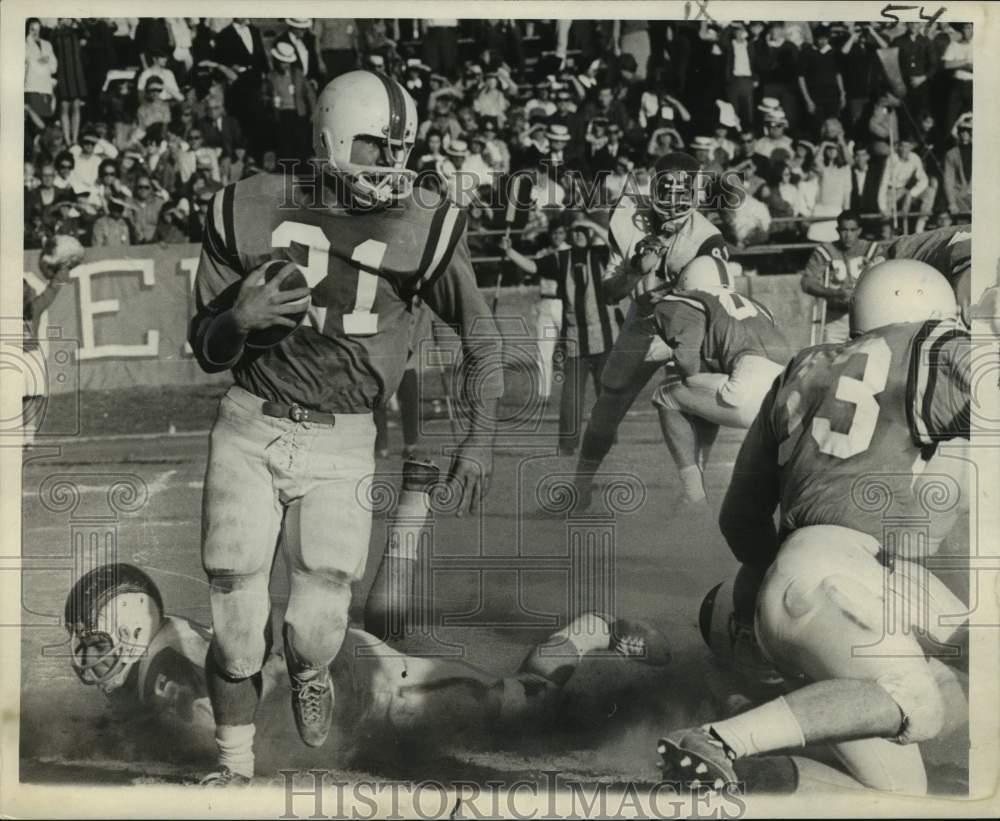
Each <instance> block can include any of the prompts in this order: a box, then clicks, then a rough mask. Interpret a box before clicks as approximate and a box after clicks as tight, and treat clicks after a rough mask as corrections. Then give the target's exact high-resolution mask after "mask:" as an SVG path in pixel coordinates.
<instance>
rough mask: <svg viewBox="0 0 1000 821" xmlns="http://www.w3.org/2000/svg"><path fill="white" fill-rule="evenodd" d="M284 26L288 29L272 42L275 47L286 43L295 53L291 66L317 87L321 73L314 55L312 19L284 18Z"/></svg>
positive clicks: (314, 44)
mask: <svg viewBox="0 0 1000 821" xmlns="http://www.w3.org/2000/svg"><path fill="white" fill-rule="evenodd" d="M285 24H286V25H287V26H288V28H287V29H286V30H285V31H283V32H282V33H281V34H279V35H278V37H277V39H276V40H275V41H274V42H275V45H277V44H279V43H288V45H290V46H291V47H292V48H293V49H294V51H295V62H294V63H293V65H294V66H295V67H296V68H298V69H299V70H300V71H301V72H302V74H303V76H304V77H305V78H306V79H307V80H309V81H310V82H311V83H312V85H313V87H314V88H316V87H318V86H319V84H320V82H322V81H323V73H322V71H321V69H320V65H319V58H318V57H317V55H316V35H314V34H313V33H312V24H313V21H312V18H311V17H286V18H285ZM272 53H273V52H272Z"/></svg>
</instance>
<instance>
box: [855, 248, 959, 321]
mask: <svg viewBox="0 0 1000 821" xmlns="http://www.w3.org/2000/svg"><path fill="white" fill-rule="evenodd" d="M957 314H958V303H957V302H956V300H955V292H954V291H953V290H952V288H951V285H950V284H949V283H948V280H947V279H945V278H944V277H943V276H942V275H941V274H939V273H938V272H937V270H935V269H934V268H932V267H931V266H930V265H927V264H926V263H923V262H917V261H916V260H912V259H891V260H888V261H886V262H880V263H879V264H878V265H874V266H872V267H871V268H869V269H868V270H866V271H865V272H864V273H863V274H862V275H861V278H860V279H859V280H858V284H857V286H855V288H854V293H853V294H852V295H851V308H850V324H851V336H860V335H861V334H865V333H868V331H872V330H875V328H881V327H883V326H885V325H893V324H895V323H897V322H922V321H923V320H926V319H944V318H947V317H953V316H956V315H957Z"/></svg>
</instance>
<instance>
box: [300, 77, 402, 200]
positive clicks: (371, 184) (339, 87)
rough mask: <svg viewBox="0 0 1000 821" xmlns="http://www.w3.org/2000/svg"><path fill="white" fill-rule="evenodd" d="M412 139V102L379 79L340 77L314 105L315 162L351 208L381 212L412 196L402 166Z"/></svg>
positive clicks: (393, 85) (392, 83)
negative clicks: (338, 183)
mask: <svg viewBox="0 0 1000 821" xmlns="http://www.w3.org/2000/svg"><path fill="white" fill-rule="evenodd" d="M416 136H417V109H416V104H415V103H414V102H413V98H412V97H410V95H409V93H408V92H407V91H406V90H405V89H404V88H403V87H402V86H401V85H400V84H399V83H398V82H396V81H395V80H393V79H391V78H389V77H387V76H384V75H382V74H377V73H375V72H372V71H351V72H348V73H347V74H342V75H341V76H339V77H337V78H335V79H334V80H332V81H331V82H330V83H328V84H327V86H326V88H324V89H323V91H322V93H321V94H320V96H319V99H318V100H317V104H316V111H315V114H314V119H313V143H314V150H315V153H316V157H317V159H318V161H319V162H320V164H321V165H322V167H323V168H324V170H326V171H327V172H328V173H331V174H334V175H336V176H338V177H340V178H341V179H342V180H343V181H344V182H345V183H346V185H347V187H348V188H349V189H350V192H351V195H352V199H353V202H352V203H351V204H352V205H356V206H359V207H362V208H378V207H384V206H387V205H390V204H391V203H393V202H396V201H398V200H401V199H405V198H406V197H408V196H409V195H410V194H411V193H412V191H413V179H414V177H415V176H416V175H415V173H414V172H413V171H411V170H409V169H407V168H406V163H407V160H408V159H409V155H410V151H411V150H412V149H413V145H414V142H415V140H416ZM375 144H377V146H376V145H375ZM359 146H360V147H359ZM376 148H377V150H375V149H376Z"/></svg>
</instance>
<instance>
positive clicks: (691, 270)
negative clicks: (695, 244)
mask: <svg viewBox="0 0 1000 821" xmlns="http://www.w3.org/2000/svg"><path fill="white" fill-rule="evenodd" d="M676 288H677V290H678V291H731V290H732V289H733V272H732V271H731V270H730V266H729V263H727V262H726V260H724V259H721V258H720V257H717V256H713V255H711V254H705V255H702V256H700V257H695V258H694V259H693V260H691V261H690V262H689V263H688V264H687V265H685V266H684V268H683V269H682V270H681V273H680V276H678V277H677V285H676Z"/></svg>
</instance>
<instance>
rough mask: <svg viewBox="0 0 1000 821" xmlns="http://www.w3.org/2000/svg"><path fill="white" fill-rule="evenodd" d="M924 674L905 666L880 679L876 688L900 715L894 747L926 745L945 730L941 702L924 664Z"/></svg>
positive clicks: (942, 703)
mask: <svg viewBox="0 0 1000 821" xmlns="http://www.w3.org/2000/svg"><path fill="white" fill-rule="evenodd" d="M920 664H921V665H922V667H923V668H924V669H923V670H918V669H916V668H915V665H912V664H908V665H905V666H904V667H901V668H900V669H899V670H893V671H892V672H890V673H886V674H885V675H884V676H880V677H879V678H878V679H877V680H876V684H878V685H879V687H881V688H882V689H883V690H885V691H886V692H887V693H888V694H889V696H890V697H891V698H892V700H893V701H895V702H896V704H898V705H899V709H900V710H901V711H902V713H903V723H902V726H901V729H900V732H899V735H898V736H896V738H895V739H894V740H895V741H896V743H897V744H914V743H916V742H918V741H929V740H930V739H932V738H934V737H935V736H937V735H938V734H939V733H940V732H941V730H942V729H943V728H944V699H943V698H942V697H941V690H940V689H939V688H938V684H937V680H936V679H935V678H934V674H933V672H932V671H931V668H930V665H928V664H927V662H926V661H922V660H921V662H920Z"/></svg>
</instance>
